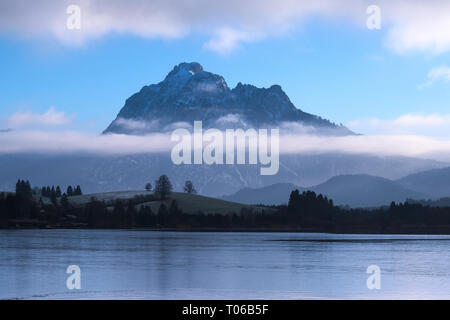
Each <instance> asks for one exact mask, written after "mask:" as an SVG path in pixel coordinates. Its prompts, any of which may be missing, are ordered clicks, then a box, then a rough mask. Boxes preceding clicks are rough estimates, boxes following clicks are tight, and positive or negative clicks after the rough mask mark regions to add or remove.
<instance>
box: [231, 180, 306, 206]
mask: <svg viewBox="0 0 450 320" xmlns="http://www.w3.org/2000/svg"><path fill="white" fill-rule="evenodd" d="M295 189H299V190H300V191H304V189H303V188H301V187H298V186H296V185H295V184H292V183H276V184H272V185H270V186H267V187H263V188H257V189H254V188H243V189H241V190H239V191H238V192H236V193H234V194H232V195H228V196H223V197H222V199H223V200H227V201H232V202H238V203H245V204H264V205H279V204H286V203H287V202H288V201H289V195H290V194H291V192H292V191H293V190H295Z"/></svg>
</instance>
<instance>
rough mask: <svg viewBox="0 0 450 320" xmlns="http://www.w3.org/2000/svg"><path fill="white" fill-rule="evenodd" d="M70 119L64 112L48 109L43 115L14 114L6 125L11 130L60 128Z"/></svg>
mask: <svg viewBox="0 0 450 320" xmlns="http://www.w3.org/2000/svg"><path fill="white" fill-rule="evenodd" d="M70 121H71V118H70V117H68V116H67V115H66V114H65V113H64V112H61V111H56V109H55V108H54V107H50V109H48V111H46V112H44V113H41V114H40V113H35V112H33V111H29V110H27V111H22V112H16V113H14V114H13V115H12V116H11V117H9V118H8V120H7V122H8V125H9V126H11V127H12V128H17V127H24V126H61V125H66V124H68V123H70Z"/></svg>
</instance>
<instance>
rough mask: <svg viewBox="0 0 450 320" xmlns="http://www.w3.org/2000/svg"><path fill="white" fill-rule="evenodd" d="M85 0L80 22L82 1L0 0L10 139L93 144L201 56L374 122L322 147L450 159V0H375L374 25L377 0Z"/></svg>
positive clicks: (234, 79) (230, 72) (337, 118)
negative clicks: (141, 94) (147, 89)
mask: <svg viewBox="0 0 450 320" xmlns="http://www.w3.org/2000/svg"><path fill="white" fill-rule="evenodd" d="M74 2H75V3H76V4H77V6H78V8H79V10H80V12H81V20H80V21H81V22H80V29H76V30H72V29H68V28H67V22H68V18H70V17H71V16H72V13H70V12H69V13H67V11H66V9H68V8H69V5H71V4H73V1H69V0H58V1H56V0H39V1H33V2H29V1H26V0H14V1H13V0H4V1H2V2H1V3H0V61H1V76H0V87H1V88H2V89H1V90H0V129H5V128H12V129H13V132H14V133H11V134H5V133H3V134H2V136H1V137H0V138H1V139H3V140H2V145H3V146H6V147H5V148H6V149H8V148H10V147H11V146H15V145H22V146H23V147H22V149H24V150H28V149H29V148H30V147H33V146H35V145H40V146H43V145H50V144H55V145H58V146H64V145H66V144H67V143H68V141H72V142H71V143H72V144H74V145H77V146H79V147H80V148H83V147H85V145H86V143H87V142H88V141H91V140H95V139H97V138H95V137H97V134H98V133H100V132H102V131H103V130H104V129H105V128H106V127H107V126H108V124H109V123H110V122H111V121H112V120H113V119H114V118H115V116H116V115H117V113H118V112H119V110H120V109H121V108H122V107H123V105H124V102H125V100H126V99H127V98H128V97H129V96H131V95H132V94H133V93H135V92H137V91H139V90H140V89H141V88H142V87H143V86H144V85H148V84H152V83H157V82H159V81H161V80H163V78H164V77H165V76H166V74H167V73H168V72H169V71H170V70H171V69H172V68H173V67H174V66H175V65H177V64H178V63H180V62H192V61H196V62H199V63H201V64H202V65H203V67H204V68H205V69H206V70H208V71H211V72H214V73H218V74H221V75H222V76H224V78H225V79H226V81H227V82H228V85H229V86H230V87H234V86H235V85H236V84H237V83H238V82H239V81H240V82H243V83H249V84H253V85H256V86H259V87H269V86H271V85H273V84H279V85H281V86H282V88H283V89H284V91H285V92H286V93H287V94H288V96H289V97H290V98H291V100H292V102H293V103H294V104H295V105H296V106H297V107H299V108H301V109H302V110H304V111H306V112H310V113H313V114H317V115H320V116H322V117H324V118H327V119H329V120H331V121H334V122H336V123H343V124H345V125H347V126H348V127H349V128H350V129H352V130H354V131H355V132H358V133H363V134H365V136H364V137H363V138H351V139H350V140H351V141H350V140H348V141H347V140H345V141H341V140H339V141H328V142H320V143H319V145H320V147H321V148H322V147H323V146H333V145H339V146H340V147H341V148H344V149H345V148H347V149H348V151H353V150H354V149H355V148H356V149H358V150H362V151H364V152H370V150H373V152H376V153H377V154H380V153H381V151H382V150H384V149H390V150H387V151H386V153H387V154H392V153H400V154H405V155H414V156H418V155H424V156H427V157H428V156H430V155H433V157H434V158H442V157H440V156H439V157H437V156H436V155H441V154H444V151H445V153H446V154H447V155H448V157H447V158H448V159H450V130H448V128H449V126H450V111H449V110H450V109H449V101H450V90H449V86H450V67H449V66H450V3H449V2H448V1H445V0H429V1H425V0H409V1H407V0H397V1H390V0H378V1H375V3H376V5H377V6H378V7H377V8H378V9H379V13H380V17H381V20H380V27H381V28H380V29H379V30H369V29H368V28H367V20H368V18H369V17H370V16H371V14H370V13H369V14H368V13H367V8H368V6H369V5H372V4H373V1H369V0H352V1H350V0H341V1H335V0H317V1H314V2H311V1H294V2H293V1H289V0H247V1H246V2H242V1H240V0H229V1H227V2H223V1H211V0H196V1H190V2H186V1H181V0H173V1H166V0H148V1H142V0H129V1H120V0H115V1H108V2H104V1H101V0H78V1H74ZM27 130H28V131H27ZM30 130H38V131H30ZM55 131H56V132H58V138H59V140H58V141H53V140H52V139H54V137H55V135H54V134H53V135H51V134H48V133H49V132H50V133H51V132H55ZM22 132H23V134H22ZM74 137H75V138H74ZM8 139H9V140H8ZM39 139H40V140H39ZM64 139H65V140H64ZM71 139H72V140H71ZM355 139H356V140H357V141H356V140H355ZM308 141H309V142H308ZM308 141H307V142H308V143H309V144H308V143H306V142H305V145H308V148H310V147H311V148H317V147H319V145H318V143H317V141H318V140H317V139H316V140H314V139H313V140H308ZM321 141H322V140H321ZM58 143H59V144H58ZM124 143H125V144H124V145H126V141H125V142H124ZM103 144H104V141H103V140H102V139H97V140H96V141H95V143H93V144H92V145H90V147H89V148H90V149H92V150H93V149H95V148H98V147H99V146H102V145H103ZM27 148H28V149H27ZM57 148H60V147H57ZM89 148H88V149H89ZM19 149H20V148H19ZM8 150H10V149H8ZM58 150H59V149H58ZM308 150H309V149H308ZM400 150H401V151H400ZM388 151H389V152H388Z"/></svg>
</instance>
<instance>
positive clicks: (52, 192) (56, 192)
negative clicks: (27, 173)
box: [40, 186, 83, 198]
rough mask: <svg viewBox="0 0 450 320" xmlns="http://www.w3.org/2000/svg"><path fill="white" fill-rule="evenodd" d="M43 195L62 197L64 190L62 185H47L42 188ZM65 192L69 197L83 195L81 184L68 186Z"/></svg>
mask: <svg viewBox="0 0 450 320" xmlns="http://www.w3.org/2000/svg"><path fill="white" fill-rule="evenodd" d="M40 191H41V196H42V197H47V198H52V197H57V198H59V197H62V195H63V194H62V192H61V187H60V186H56V188H55V186H52V187H50V186H46V187H42V188H41V190H40ZM65 194H66V195H67V196H68V197H71V196H81V195H83V192H82V191H81V187H80V186H76V187H72V186H68V187H67V191H66V192H65Z"/></svg>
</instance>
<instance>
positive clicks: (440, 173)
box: [397, 167, 450, 199]
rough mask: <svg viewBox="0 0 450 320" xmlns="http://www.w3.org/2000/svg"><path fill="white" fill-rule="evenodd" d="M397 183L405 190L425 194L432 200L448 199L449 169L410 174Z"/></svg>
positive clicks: (449, 187)
mask: <svg viewBox="0 0 450 320" xmlns="http://www.w3.org/2000/svg"><path fill="white" fill-rule="evenodd" d="M397 182H398V183H399V184H401V185H402V186H403V187H405V188H408V189H411V190H414V191H416V192H422V193H426V194H428V195H430V196H431V197H432V198H434V199H439V198H443V197H450V167H447V168H442V169H433V170H427V171H423V172H419V173H415V174H411V175H408V176H406V177H404V178H401V179H399V180H397Z"/></svg>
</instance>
